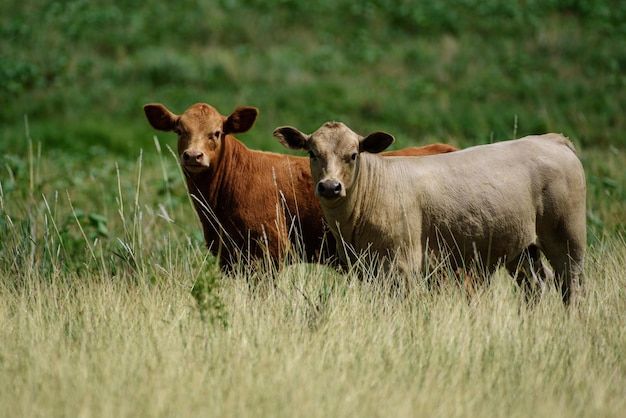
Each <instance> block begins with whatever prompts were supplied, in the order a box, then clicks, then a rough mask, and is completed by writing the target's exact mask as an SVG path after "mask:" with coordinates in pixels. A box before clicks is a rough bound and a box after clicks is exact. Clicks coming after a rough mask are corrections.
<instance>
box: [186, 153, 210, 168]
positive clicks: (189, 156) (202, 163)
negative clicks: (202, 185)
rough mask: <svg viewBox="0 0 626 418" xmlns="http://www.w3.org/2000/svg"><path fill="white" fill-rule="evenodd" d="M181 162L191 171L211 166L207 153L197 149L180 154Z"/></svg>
mask: <svg viewBox="0 0 626 418" xmlns="http://www.w3.org/2000/svg"><path fill="white" fill-rule="evenodd" d="M180 164H181V165H182V166H183V167H184V168H185V169H187V170H189V171H202V170H206V169H207V168H208V166H209V164H208V159H206V156H205V154H204V153H203V152H202V151H199V150H195V149H188V150H186V151H184V152H183V153H182V155H181V156H180Z"/></svg>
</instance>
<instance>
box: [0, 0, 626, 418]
mask: <svg viewBox="0 0 626 418" xmlns="http://www.w3.org/2000/svg"><path fill="white" fill-rule="evenodd" d="M0 35H1V36H0V105H1V106H2V109H3V112H1V113H0V162H1V163H2V164H1V166H0V339H1V340H2V342H3V343H2V344H1V345H0V415H2V416H24V417H30V416H46V417H49V416H86V417H89V416H116V417H119V416H128V417H130V416H133V417H135V416H220V417H223V416H284V417H292V416H319V417H328V416H336V417H348V416H351V417H352V416H359V417H362V416H394V417H405V416H441V417H450V416H511V417H528V416H533V417H541V416H545V417H548V416H549V417H555V416H563V417H566V416H567V417H569V416H580V417H587V416H594V417H596V416H597V417H617V416H623V411H624V410H626V389H624V388H626V355H625V353H626V275H625V274H624V273H625V272H626V210H625V209H624V208H625V207H626V191H625V190H624V185H625V184H626V169H625V168H624V167H626V139H625V138H624V136H623V134H624V132H625V131H626V125H625V119H624V117H623V115H624V111H625V110H626V75H625V74H626V50H625V49H624V48H623V46H622V43H623V41H622V40H623V39H624V35H626V4H624V3H622V2H617V1H609V0H606V1H601V0H591V1H587V2H581V1H573V0H549V1H534V0H529V1H523V2H522V1H511V2H499V1H495V0H494V1H491V0H488V1H482V2H474V1H470V0H445V1H439V2H419V1H408V0H402V1H399V2H398V1H396V2H390V1H385V0H377V1H358V2H355V1H344V0H339V1H336V0H335V1H326V0H320V1H317V2H301V1H292V0H281V1H280V2H276V3H275V4H274V3H268V2H262V1H257V0H253V1H248V2H242V1H239V0H219V1H215V2H187V1H182V2H178V3H176V5H173V4H168V3H163V2H158V1H153V0H146V1H144V2H142V3H141V5H139V4H136V3H135V2H131V1H118V2H114V3H111V2H104V1H90V2H87V1H62V2H58V1H57V2H52V1H41V2H36V3H35V2H32V3H31V2H23V1H22V2H17V1H13V0H9V1H6V2H3V3H2V4H0ZM148 102H162V103H164V104H165V105H166V106H168V107H169V108H170V109H171V110H172V111H174V112H177V113H181V112H182V111H184V109H185V108H186V107H188V106H189V105H190V104H192V103H195V102H207V103H210V104H212V105H214V106H215V107H217V109H218V110H220V111H221V112H222V113H223V114H229V113H230V112H231V111H232V110H233V109H234V108H235V107H236V106H238V105H251V106H257V107H258V108H259V109H260V117H259V120H258V121H257V124H256V125H255V127H254V128H253V129H252V130H251V131H250V132H249V133H247V134H244V135H241V136H240V139H241V140H242V141H244V142H246V143H247V144H249V146H250V147H252V148H257V149H265V150H272V151H277V152H286V150H285V149H284V148H282V146H281V145H279V144H278V143H277V142H276V141H275V140H274V139H273V138H272V136H271V132H272V130H273V129H274V128H275V127H276V126H279V125H293V126H296V127H298V128H299V129H301V130H303V131H306V132H311V131H313V130H315V129H317V127H319V126H320V125H321V124H322V123H323V122H325V121H327V120H341V121H344V122H346V123H347V124H348V125H349V126H351V127H352V128H353V129H355V130H356V131H357V132H359V133H362V134H366V133H369V132H370V131H374V130H386V131H388V132H390V133H392V134H394V135H395V136H396V139H397V144H396V147H402V146H409V145H421V144H426V143H429V142H435V141H441V142H448V143H451V144H453V145H456V146H460V147H466V146H471V145H474V144H480V143H487V142H490V141H494V140H500V139H509V138H513V137H517V136H522V135H526V134H532V133H543V132H548V131H556V132H562V133H564V134H565V135H567V136H568V137H570V138H571V139H572V141H573V142H574V143H575V144H576V146H577V149H578V153H579V156H580V158H581V160H582V162H583V165H584V167H585V170H586V174H587V187H588V190H587V206H588V219H587V220H588V253H587V258H586V265H585V283H586V288H585V293H584V296H583V298H582V300H581V301H580V303H578V304H577V305H576V306H574V307H571V308H570V309H565V308H564V307H563V306H562V303H561V301H560V296H559V294H558V292H557V291H556V290H555V289H549V290H548V292H547V293H546V294H545V295H544V297H543V298H542V299H541V300H540V301H539V302H538V303H537V304H536V305H532V306H531V305H528V304H527V303H525V302H524V300H523V297H522V296H521V295H520V292H519V289H518V288H517V287H516V286H515V284H514V281H513V280H512V279H511V278H510V277H508V276H507V275H506V274H504V273H503V272H499V273H498V274H496V276H495V277H494V278H493V280H492V283H491V284H490V285H488V286H484V287H481V288H479V289H478V290H477V293H476V294H474V295H471V296H470V295H467V294H466V293H465V291H464V289H463V288H462V287H460V286H457V285H455V284H453V283H449V284H444V285H443V286H441V287H440V288H437V289H432V288H428V287H427V286H426V285H425V284H419V285H418V286H416V287H415V288H413V289H411V290H410V292H409V293H408V294H406V295H403V296H398V295H395V294H394V293H393V292H390V291H389V283H390V281H391V280H390V278H389V277H385V276H384V275H383V274H381V275H378V276H377V275H374V274H373V273H371V272H368V271H365V274H366V276H368V277H367V280H361V275H360V272H358V271H353V272H348V273H345V274H339V273H337V272H335V271H334V270H333V269H331V268H328V267H326V266H322V265H312V264H305V263H298V262H297V260H295V261H296V262H295V263H293V264H290V265H286V266H285V267H284V268H283V269H282V270H280V271H273V270H271V269H263V268H259V269H254V270H251V269H246V268H245V267H243V266H242V267H241V269H239V270H238V271H237V272H236V273H235V274H233V275H232V276H227V277H223V276H222V275H221V273H220V271H219V268H218V267H217V266H216V261H215V259H214V258H213V257H211V256H209V255H208V254H207V251H206V249H205V247H204V242H203V241H202V231H201V227H200V223H199V221H198V219H197V217H196V214H195V212H194V210H193V207H192V204H191V202H190V200H189V198H188V196H187V192H186V188H185V185H184V181H183V177H182V174H181V172H180V169H179V167H178V165H177V163H176V157H175V155H174V153H173V152H172V148H174V149H175V145H176V144H175V143H174V140H175V137H174V135H173V134H163V133H156V132H154V131H153V130H152V129H151V128H150V127H149V125H148V123H147V121H146V120H145V117H144V115H143V112H142V109H141V106H142V105H143V104H144V103H148ZM369 273H371V274H369Z"/></svg>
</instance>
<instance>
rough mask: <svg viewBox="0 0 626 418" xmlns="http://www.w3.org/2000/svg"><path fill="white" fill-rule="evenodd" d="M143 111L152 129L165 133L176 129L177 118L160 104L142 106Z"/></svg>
mask: <svg viewBox="0 0 626 418" xmlns="http://www.w3.org/2000/svg"><path fill="white" fill-rule="evenodd" d="M143 111H144V113H145V114H146V118H148V122H149V123H150V125H152V127H153V128H154V129H156V130H159V131H165V132H170V131H173V130H174V129H176V124H177V123H178V118H179V116H178V115H175V114H174V113H172V112H170V111H169V110H167V108H166V107H165V106H163V105H162V104H161V103H150V104H147V105H144V107H143Z"/></svg>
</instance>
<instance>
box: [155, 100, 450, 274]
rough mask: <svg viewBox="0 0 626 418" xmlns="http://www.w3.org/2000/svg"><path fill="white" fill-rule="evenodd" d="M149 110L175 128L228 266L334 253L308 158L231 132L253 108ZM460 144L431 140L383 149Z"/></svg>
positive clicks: (245, 126) (246, 124) (251, 118)
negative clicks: (258, 147) (252, 144)
mask: <svg viewBox="0 0 626 418" xmlns="http://www.w3.org/2000/svg"><path fill="white" fill-rule="evenodd" d="M144 112H145V114H146V117H147V118H148V122H150V124H151V125H152V127H154V128H155V129H157V130H160V131H168V132H169V131H173V132H176V133H177V134H178V155H179V157H180V164H181V166H182V168H183V171H184V173H185V178H186V181H187V187H188V190H189V194H190V195H191V196H192V199H193V202H194V205H195V209H196V211H197V213H198V216H199V217H200V221H201V222H202V227H203V229H204V238H205V241H206V244H207V247H208V248H209V250H210V251H211V253H213V254H214V255H216V256H218V257H219V258H220V264H221V266H222V268H223V269H225V270H228V269H230V268H231V267H232V266H233V264H236V263H238V261H239V260H244V261H246V260H250V259H263V258H265V257H269V260H271V261H272V262H273V263H279V262H280V261H281V260H282V259H283V258H284V256H285V254H286V251H288V250H289V249H290V248H294V247H295V250H296V251H297V253H298V254H301V255H302V256H303V257H305V258H306V259H307V260H308V261H311V262H319V261H326V260H329V259H331V258H332V257H333V256H334V253H335V241H334V238H333V237H332V235H331V234H328V235H326V229H327V228H326V225H325V221H324V216H323V213H322V209H321V207H320V204H319V201H318V199H317V197H316V196H315V193H314V190H313V180H312V178H311V173H310V169H309V159H308V158H306V157H294V156H290V155H285V154H277V153H272V152H263V151H253V150H250V149H248V148H247V147H246V146H245V145H244V144H243V143H241V142H240V141H239V140H237V139H236V138H235V137H234V136H232V135H233V134H238V133H243V132H246V131H248V130H249V129H250V128H251V127H252V125H253V124H254V122H255V120H256V118H257V115H258V110H257V109H256V108H253V107H238V108H237V109H235V111H234V112H233V113H232V114H231V115H230V116H228V117H226V116H222V115H221V114H220V113H219V112H218V111H217V110H216V109H215V108H213V107H212V106H209V105H208V104H203V103H198V104H195V105H193V106H191V107H190V108H189V109H187V110H186V111H185V112H184V113H183V114H182V115H176V114H174V113H172V112H170V111H169V110H168V109H167V108H166V107H165V106H163V105H162V104H147V105H145V106H144ZM455 150H456V148H453V147H451V146H449V145H445V144H433V145H428V146H425V147H413V148H407V149H404V150H400V151H393V152H389V153H387V154H386V155H429V154H439V153H443V152H450V151H455Z"/></svg>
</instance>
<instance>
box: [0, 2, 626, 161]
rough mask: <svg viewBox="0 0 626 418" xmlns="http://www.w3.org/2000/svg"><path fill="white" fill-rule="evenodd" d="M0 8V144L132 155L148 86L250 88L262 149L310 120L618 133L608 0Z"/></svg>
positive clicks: (434, 135)
mask: <svg viewBox="0 0 626 418" xmlns="http://www.w3.org/2000/svg"><path fill="white" fill-rule="evenodd" d="M0 16H1V17H0V106H1V107H2V110H3V111H2V112H0V154H16V155H20V154H24V153H25V152H26V150H27V141H26V140H25V138H26V137H27V136H28V137H31V138H32V139H33V140H34V141H37V142H40V143H41V144H42V146H43V149H44V150H46V151H47V152H50V151H51V152H57V151H58V152H60V153H63V154H65V155H67V154H77V155H80V156H81V157H82V158H87V157H89V156H94V157H97V158H99V157H101V156H102V155H105V154H106V155H109V154H113V155H116V158H117V157H121V158H123V157H124V156H130V157H131V158H135V157H136V156H137V155H138V150H139V149H141V148H152V147H153V146H154V145H153V136H154V134H155V132H154V131H153V130H152V129H151V128H150V126H149V125H148V123H147V122H146V120H145V117H144V115H143V111H142V105H143V104H144V103H148V102H161V103H164V104H165V105H166V106H168V107H169V108H170V109H171V110H172V111H174V112H176V113H182V112H183V111H184V110H185V109H186V108H187V107H188V106H189V105H191V104H193V103H195V102H207V103H210V104H212V105H214V106H215V107H217V109H218V110H220V111H221V113H223V114H225V115H227V114H229V113H230V112H231V111H232V110H233V109H234V108H235V107H236V106H238V105H251V106H256V107H258V108H259V109H260V117H259V120H258V121H257V125H256V126H255V127H254V128H253V129H252V131H251V132H250V133H249V134H246V135H245V136H242V137H241V139H242V140H244V141H246V142H247V143H248V144H249V145H250V146H251V147H253V148H261V149H268V150H275V151H280V152H283V151H284V149H283V148H282V147H281V146H280V145H279V144H278V143H277V142H276V141H275V140H274V139H273V138H272V135H271V133H272V130H273V129H274V128H275V127H276V126H279V125H294V126H296V127H298V128H300V129H301V130H303V131H305V132H311V131H313V130H315V129H317V127H319V126H320V125H321V124H322V123H323V122H325V121H327V120H341V121H343V122H345V123H347V124H348V125H349V126H351V127H352V128H353V129H354V130H356V131H357V132H359V133H362V134H366V133H369V132H370V131H374V130H386V131H388V132H390V133H392V134H394V135H395V136H396V138H397V145H396V146H397V147H398V146H409V145H419V144H423V143H427V142H434V141H443V142H450V143H453V144H454V145H457V146H462V147H464V146H468V145H473V144H479V143H485V142H489V141H492V140H500V139H509V138H512V137H514V136H521V135H525V134H531V133H543V132H547V131H555V132H562V133H564V134H565V135H567V136H569V137H570V138H572V139H573V140H574V142H576V144H577V145H578V146H581V147H583V148H585V147H587V148H588V147H602V148H610V147H611V146H612V147H617V148H623V146H624V144H625V143H626V139H624V132H625V131H626V118H624V110H625V109H626V93H625V91H626V89H625V87H626V48H624V39H626V2H623V1H619V0H613V1H612V0H512V1H498V0H480V1H477V0H441V1H418V0H399V1H398V0H396V1H389V0H375V1H362V0H317V1H309V2H307V1H300V0H276V1H266V0H246V1H242V0H217V1H187V0H183V1H179V2H176V3H172V2H162V1H156V0H144V1H141V2H139V1H134V0H124V1H114V2H111V1H104V0H89V1H86V0H72V1H67V0H60V1H59V0H55V1H48V0H41V1H36V2H34V1H24V0H21V1H17V0H5V1H3V2H2V3H1V4H0ZM25 118H27V119H26V120H27V123H25ZM158 135H159V137H163V138H165V139H166V142H168V143H170V145H174V144H173V141H174V138H173V136H168V135H167V134H163V133H158Z"/></svg>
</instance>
